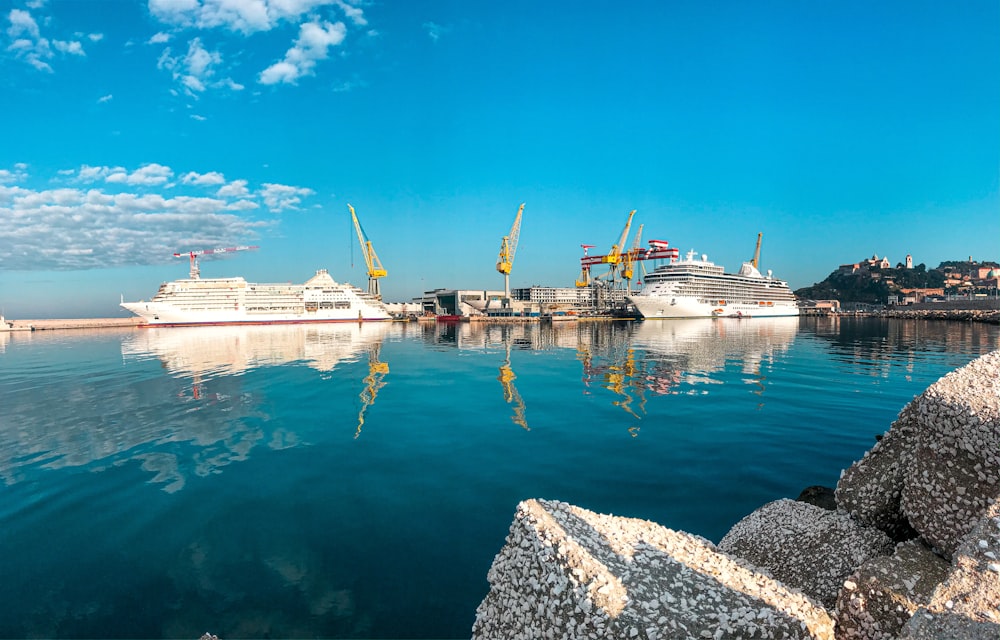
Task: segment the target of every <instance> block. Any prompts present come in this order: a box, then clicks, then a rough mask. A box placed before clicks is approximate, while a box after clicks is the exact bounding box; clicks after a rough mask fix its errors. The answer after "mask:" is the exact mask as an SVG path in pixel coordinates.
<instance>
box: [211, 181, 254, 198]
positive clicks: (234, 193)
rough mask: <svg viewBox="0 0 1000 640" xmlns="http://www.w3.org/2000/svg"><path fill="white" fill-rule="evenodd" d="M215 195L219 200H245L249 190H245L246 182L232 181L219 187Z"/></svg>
mask: <svg viewBox="0 0 1000 640" xmlns="http://www.w3.org/2000/svg"><path fill="white" fill-rule="evenodd" d="M215 195H217V196H219V197H220V198H245V197H246V196H248V195H250V190H249V189H247V181H246V180H233V181H232V182H230V183H229V184H227V185H224V186H222V187H220V188H219V190H218V191H217V192H216V193H215Z"/></svg>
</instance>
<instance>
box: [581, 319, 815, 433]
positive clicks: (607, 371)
mask: <svg viewBox="0 0 1000 640" xmlns="http://www.w3.org/2000/svg"><path fill="white" fill-rule="evenodd" d="M797 330H798V318H761V319H753V320H752V321H747V320H725V319H718V320H704V319H693V320H669V321H658V320H652V321H650V320H647V321H644V322H641V323H635V324H634V325H630V326H629V327H628V328H627V329H625V328H618V329H616V328H614V327H613V326H605V327H593V328H592V329H591V330H590V332H589V334H588V335H586V336H584V335H581V336H579V341H578V343H577V358H578V359H579V360H580V362H581V364H582V365H583V383H584V386H585V387H590V385H591V384H592V383H599V384H600V386H601V387H603V388H604V389H607V390H609V391H611V392H613V393H614V394H615V395H616V396H617V398H616V399H615V400H614V402H613V404H614V405H615V406H617V407H620V408H621V409H622V410H624V411H625V412H627V413H628V414H629V415H631V416H632V417H634V418H637V419H641V418H642V416H643V415H644V414H645V404H646V400H647V395H648V394H650V393H652V394H654V395H667V394H673V393H678V392H679V391H678V389H679V387H681V385H682V383H683V384H687V385H689V386H690V387H692V388H691V389H688V390H687V391H686V392H688V393H692V392H695V391H694V386H695V385H700V384H706V383H710V382H713V380H712V374H714V373H716V372H718V371H721V370H723V369H725V368H726V366H727V365H732V364H734V363H735V364H738V365H739V366H740V368H741V371H742V372H743V373H744V374H746V375H747V376H749V380H748V381H749V382H752V383H753V384H754V385H755V387H756V388H755V389H754V391H753V393H755V394H757V395H762V394H763V392H764V379H765V376H764V375H763V373H762V372H761V363H762V362H764V361H770V360H772V359H773V357H774V355H775V354H776V353H778V352H781V351H785V350H787V349H788V347H789V346H790V345H791V343H792V341H793V340H794V338H795V333H796V332H797ZM585 337H586V338H587V339H584V338H585ZM636 430H637V427H632V428H630V429H629V431H630V432H632V435H636Z"/></svg>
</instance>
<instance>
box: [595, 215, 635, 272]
mask: <svg viewBox="0 0 1000 640" xmlns="http://www.w3.org/2000/svg"><path fill="white" fill-rule="evenodd" d="M634 215H635V209H632V211H630V212H629V214H628V220H626V221H625V228H624V229H622V235H621V237H620V238H618V243H617V244H613V245H611V251H609V252H608V255H606V256H604V258H603V259H602V260H601V262H603V263H605V264H610V265H617V264H620V263H621V261H622V249H623V248H624V247H625V241H626V240H627V239H628V230H629V229H630V228H631V227H632V216H634ZM614 269H615V267H611V270H612V271H614Z"/></svg>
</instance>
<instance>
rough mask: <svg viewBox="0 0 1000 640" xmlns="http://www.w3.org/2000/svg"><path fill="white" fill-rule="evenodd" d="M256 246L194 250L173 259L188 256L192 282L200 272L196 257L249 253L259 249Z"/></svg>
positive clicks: (178, 254)
mask: <svg viewBox="0 0 1000 640" xmlns="http://www.w3.org/2000/svg"><path fill="white" fill-rule="evenodd" d="M259 248H260V247H257V246H239V247H218V248H216V249H196V250H195V251H185V252H184V253H175V254H174V257H175V258H183V257H184V256H189V257H190V258H191V272H190V277H191V279H192V280H197V279H198V278H200V277H201V271H200V270H199V269H198V256H207V255H210V254H213V253H229V252H230V251H249V250H251V249H259Z"/></svg>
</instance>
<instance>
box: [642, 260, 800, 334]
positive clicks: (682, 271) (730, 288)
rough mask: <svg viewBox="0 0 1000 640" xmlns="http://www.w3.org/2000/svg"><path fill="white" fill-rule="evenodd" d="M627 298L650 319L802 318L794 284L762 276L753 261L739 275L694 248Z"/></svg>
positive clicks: (742, 268) (649, 276)
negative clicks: (697, 253)
mask: <svg viewBox="0 0 1000 640" xmlns="http://www.w3.org/2000/svg"><path fill="white" fill-rule="evenodd" d="M625 299H626V300H627V301H628V302H629V303H631V304H632V305H634V306H635V308H636V309H637V310H638V311H639V313H640V314H642V316H643V317H644V318H713V317H736V318H747V317H773V316H797V315H799V307H798V304H797V303H796V301H795V296H794V295H792V292H791V290H790V289H789V288H788V284H787V283H786V282H784V281H782V280H778V279H776V278H773V277H771V272H770V271H768V272H767V275H766V276H764V275H761V273H760V271H758V270H757V267H755V266H754V263H753V262H744V263H743V266H742V267H741V268H740V271H739V273H725V269H724V268H723V267H722V266H720V265H716V264H714V263H712V262H709V260H708V257H707V256H704V255H702V256H701V257H696V255H695V252H694V251H690V252H688V254H687V256H686V257H685V258H684V259H682V260H673V261H671V262H669V263H667V264H665V265H662V266H660V267H657V268H656V269H655V270H654V271H653V272H652V273H650V274H648V275H647V276H646V278H645V283H644V284H643V287H642V289H641V290H640V291H639V293H637V294H635V295H630V296H626V297H625Z"/></svg>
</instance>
